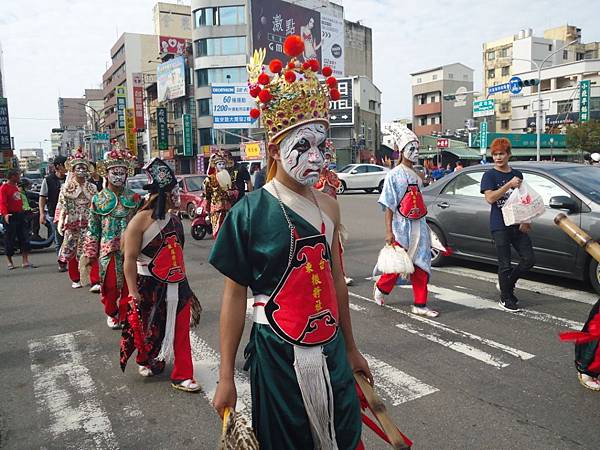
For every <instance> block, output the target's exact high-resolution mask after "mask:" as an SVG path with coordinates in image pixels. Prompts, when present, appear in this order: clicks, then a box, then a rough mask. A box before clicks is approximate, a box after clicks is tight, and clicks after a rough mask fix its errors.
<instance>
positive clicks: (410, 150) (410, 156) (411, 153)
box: [402, 142, 419, 164]
mask: <svg viewBox="0 0 600 450" xmlns="http://www.w3.org/2000/svg"><path fill="white" fill-rule="evenodd" d="M402 154H403V155H404V157H405V158H406V159H407V160H409V161H410V162H411V163H413V164H416V163H418V162H419V143H418V142H409V143H408V144H406V146H405V147H404V151H403V152H402Z"/></svg>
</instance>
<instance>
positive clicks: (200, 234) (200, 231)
mask: <svg viewBox="0 0 600 450" xmlns="http://www.w3.org/2000/svg"><path fill="white" fill-rule="evenodd" d="M204 236H206V227H205V226H203V225H195V226H193V227H192V237H193V238H194V239H196V240H197V241H201V240H202V239H204Z"/></svg>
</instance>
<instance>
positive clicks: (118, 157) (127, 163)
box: [97, 141, 136, 176]
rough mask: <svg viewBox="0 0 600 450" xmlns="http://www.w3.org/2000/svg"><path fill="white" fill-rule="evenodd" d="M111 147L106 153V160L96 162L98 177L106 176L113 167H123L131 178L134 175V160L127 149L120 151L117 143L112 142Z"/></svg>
mask: <svg viewBox="0 0 600 450" xmlns="http://www.w3.org/2000/svg"><path fill="white" fill-rule="evenodd" d="M112 144H113V146H112V149H111V151H110V152H108V154H107V156H106V159H104V160H102V161H98V164H97V169H98V174H99V175H100V176H106V174H107V172H108V170H109V169H112V168H113V167H125V168H126V169H127V172H128V174H129V175H130V176H131V175H133V174H134V173H135V165H136V160H135V156H134V155H132V154H131V152H130V151H129V150H128V149H126V148H125V149H122V148H121V145H120V144H119V143H118V142H117V141H113V142H112Z"/></svg>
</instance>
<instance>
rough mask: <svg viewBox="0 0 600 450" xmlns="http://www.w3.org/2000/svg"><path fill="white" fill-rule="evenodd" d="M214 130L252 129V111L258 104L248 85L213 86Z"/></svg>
mask: <svg viewBox="0 0 600 450" xmlns="http://www.w3.org/2000/svg"><path fill="white" fill-rule="evenodd" d="M211 94H212V109H213V110H212V114H213V128H215V129H219V128H221V129H223V128H251V127H252V124H253V122H254V121H253V120H252V118H251V117H250V109H252V108H253V107H254V106H255V105H256V103H255V101H254V99H253V98H252V97H251V96H250V93H249V92H248V85H247V84H246V83H229V84H213V85H212V86H211Z"/></svg>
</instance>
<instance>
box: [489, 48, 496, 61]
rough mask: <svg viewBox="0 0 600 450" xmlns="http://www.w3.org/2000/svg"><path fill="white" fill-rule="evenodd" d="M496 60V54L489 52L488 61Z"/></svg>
mask: <svg viewBox="0 0 600 450" xmlns="http://www.w3.org/2000/svg"><path fill="white" fill-rule="evenodd" d="M495 58H496V54H495V53H494V51H493V50H492V51H491V52H488V54H487V59H488V61H493V60H494V59H495Z"/></svg>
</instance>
